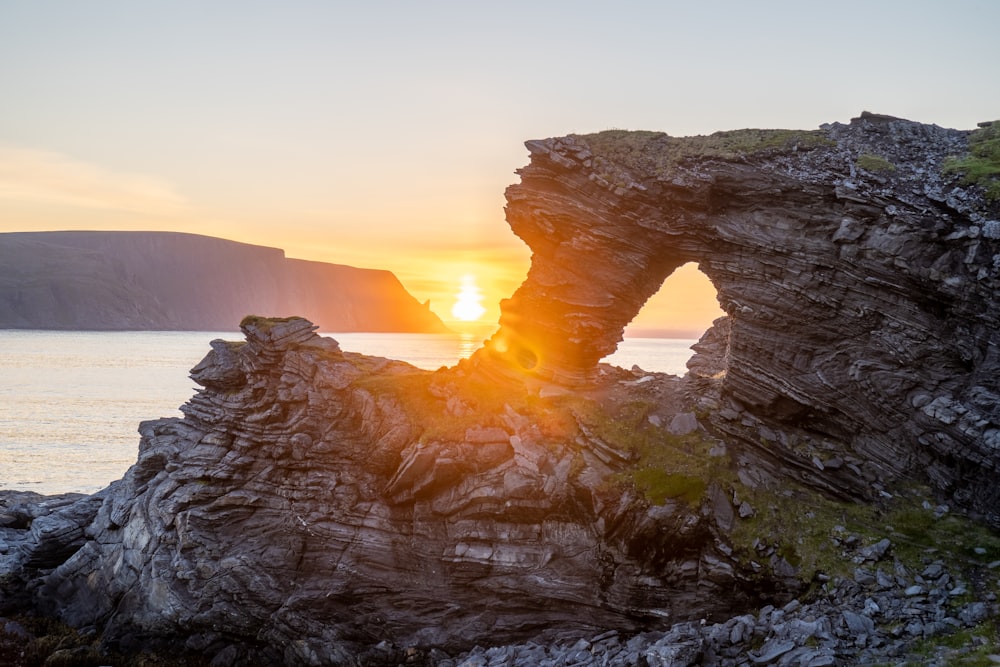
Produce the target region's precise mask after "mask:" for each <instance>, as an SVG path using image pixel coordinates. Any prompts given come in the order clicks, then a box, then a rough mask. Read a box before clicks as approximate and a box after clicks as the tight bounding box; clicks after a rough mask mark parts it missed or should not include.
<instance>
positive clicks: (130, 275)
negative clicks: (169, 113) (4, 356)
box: [0, 232, 446, 332]
mask: <svg viewBox="0 0 1000 667" xmlns="http://www.w3.org/2000/svg"><path fill="white" fill-rule="evenodd" d="M249 313H261V314H267V315H272V316H286V315H293V314H301V315H307V316H308V317H310V318H311V319H312V320H313V321H314V322H316V323H317V324H318V325H319V326H321V327H322V328H323V329H325V330H327V331H407V332H440V331H445V330H446V328H445V326H444V324H443V323H442V322H441V321H440V319H439V318H438V317H437V316H436V315H435V314H434V313H432V312H431V311H430V309H429V308H427V306H426V305H421V304H420V303H418V302H417V301H416V299H414V298H413V296H411V295H410V294H409V293H408V292H407V291H406V290H405V289H404V287H403V286H402V284H400V282H399V280H397V279H396V277H395V276H394V275H393V274H392V273H390V272H389V271H379V270H373V269H358V268H354V267H351V266H343V265H340V264H328V263H324V262H310V261H305V260H299V259H288V258H286V257H285V253H284V251H282V250H280V249H278V248H267V247H263V246H254V245H249V244H246V243H237V242H234V241H227V240H224V239H218V238H212V237H208V236H199V235H195V234H180V233H173V232H19V233H7V234H0V328H11V329H75V330H154V331H155V330H164V331H170V330H190V331H233V330H235V329H236V326H237V325H238V324H239V322H240V320H241V319H242V318H243V317H244V316H245V315H247V314H249Z"/></svg>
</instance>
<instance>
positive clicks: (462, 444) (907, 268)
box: [0, 115, 1000, 665]
mask: <svg viewBox="0 0 1000 667" xmlns="http://www.w3.org/2000/svg"><path fill="white" fill-rule="evenodd" d="M966 139H967V133H963V132H958V131H954V130H943V129H941V128H937V127H935V126H926V125H919V124H915V123H910V122H908V121H901V120H898V119H890V118H885V117H875V116H871V115H867V116H864V117H862V118H860V119H856V120H855V121H853V122H852V123H851V124H850V125H849V126H843V125H832V126H829V127H827V128H825V129H824V130H822V131H820V132H816V133H803V132H791V133H789V132H770V133H764V132H748V133H728V134H722V135H717V136H715V137H714V138H693V139H685V140H679V139H671V138H669V137H666V136H665V135H657V134H651V133H607V134H602V135H594V136H590V137H566V138H562V139H551V140H547V141H541V142H530V143H529V144H528V146H529V149H530V150H531V152H532V161H531V164H529V165H528V166H527V167H526V168H525V169H524V170H522V172H521V177H522V182H521V184H519V185H517V186H512V187H511V188H510V189H509V190H508V193H507V194H508V202H509V204H508V209H507V214H508V219H509V221H510V223H511V226H512V228H513V229H514V231H515V232H516V233H517V234H518V235H519V236H521V237H522V238H524V239H525V240H526V242H527V243H528V244H529V245H530V246H531V248H532V250H533V252H534V256H533V262H532V267H531V270H530V273H529V275H528V278H527V280H526V281H525V283H524V285H523V286H522V287H521V288H520V289H519V290H518V291H517V292H516V293H515V294H514V295H513V296H512V298H511V299H510V300H508V301H506V302H504V304H503V314H502V318H501V322H500V324H501V328H500V330H499V331H498V333H497V334H496V335H495V336H494V337H493V338H492V339H491V340H490V341H489V342H488V343H487V345H486V347H485V348H484V349H483V350H480V351H479V352H477V353H476V354H475V355H474V356H473V358H471V359H470V360H467V361H463V362H462V363H460V364H458V365H457V366H456V367H454V368H449V369H441V370H439V371H436V372H433V373H431V372H427V371H421V370H418V369H415V368H413V367H412V366H409V365H408V364H405V363H402V362H395V361H390V360H386V359H380V358H375V357H366V356H363V355H358V354H351V353H349V352H343V351H342V350H340V348H339V345H338V344H337V343H336V341H334V340H332V339H329V338H322V337H320V336H317V335H316V334H315V331H314V330H315V328H316V327H314V326H313V325H312V324H311V323H310V322H309V321H307V320H304V319H302V318H297V317H293V318H286V319H265V318H253V317H251V318H247V319H246V320H244V322H243V327H242V329H243V332H244V334H245V337H246V341H245V342H225V341H221V340H217V341H212V343H211V351H210V352H209V353H208V355H207V356H206V358H205V359H204V360H203V361H202V362H201V363H200V364H198V366H196V367H195V368H194V369H193V370H192V378H193V379H194V380H195V381H196V382H198V384H199V385H200V386H201V387H202V389H200V390H199V391H198V393H197V394H196V395H195V396H194V397H193V398H192V399H191V400H190V401H189V402H188V403H186V404H185V405H184V406H183V407H182V412H183V414H184V416H183V418H181V419H161V420H157V421H150V422H144V423H143V424H142V425H141V426H140V432H141V434H142V439H141V442H140V449H139V456H138V460H137V462H136V464H135V465H134V466H133V467H132V468H131V469H130V470H129V471H128V472H127V474H126V475H125V476H124V477H123V479H122V480H120V481H119V482H116V483H114V484H112V485H111V486H110V487H108V488H107V489H105V490H104V491H102V492H101V493H100V494H95V495H94V496H91V497H85V498H77V499H74V498H62V499H58V500H53V501H40V502H31V503H29V502H27V501H23V502H22V501H20V500H18V499H17V498H13V499H11V498H10V497H8V496H6V495H4V494H0V547H2V548H0V613H8V612H9V611H10V610H18V609H21V610H23V609H29V610H32V611H35V612H42V613H46V614H50V615H53V616H57V617H59V618H61V619H63V620H64V621H66V622H68V623H70V624H72V625H74V626H76V627H79V628H83V629H87V630H94V631H96V632H98V633H100V635H101V636H102V638H103V641H104V645H105V646H108V647H117V648H122V649H125V650H138V649H142V648H148V647H155V646H160V647H166V648H167V649H168V650H169V651H170V652H172V653H179V652H183V651H190V652H192V653H194V654H196V655H198V656H202V657H208V658H211V659H212V660H213V662H214V664H219V665H226V664H234V665H235V664H289V665H313V664H345V665H354V664H399V663H401V662H403V661H406V660H408V659H410V658H415V656H416V657H419V656H424V657H426V658H427V660H428V662H433V658H434V655H433V651H435V650H440V651H445V652H448V653H451V654H454V653H455V652H456V651H460V650H462V649H467V648H470V647H471V646H472V645H474V644H482V645H485V644H499V643H504V642H510V641H525V640H528V639H531V640H542V641H545V640H548V639H551V638H553V637H556V636H559V635H560V634H561V633H577V636H579V634H581V633H582V634H586V633H594V632H599V631H603V630H606V629H611V630H619V631H625V632H636V631H641V630H645V629H648V628H651V627H654V628H655V627H659V628H663V627H664V626H665V625H667V624H670V623H672V622H674V621H677V620H697V619H702V618H708V619H714V618H720V617H724V616H726V615H727V614H728V615H735V614H746V613H747V612H748V611H751V610H754V609H756V608H759V607H760V606H762V605H763V604H765V603H767V602H774V603H782V602H784V601H787V600H788V598H789V597H790V596H792V595H794V594H795V593H797V592H799V591H801V590H802V588H803V587H804V586H806V585H807V584H808V583H810V582H812V583H815V584H819V583H820V582H822V581H825V580H826V579H824V578H823V577H821V576H820V575H822V574H823V572H822V571H821V569H820V568H819V566H818V565H817V564H816V558H817V557H818V556H817V554H820V553H825V554H827V555H831V554H832V555H833V556H836V555H838V554H839V555H840V556H841V557H842V558H843V559H844V560H845V561H846V562H847V563H848V564H849V567H850V569H852V570H853V569H854V568H855V565H856V564H857V563H860V562H863V561H864V558H865V557H861V560H853V561H852V560H851V558H852V556H851V555H849V553H848V552H847V551H844V550H843V549H844V548H845V547H844V545H845V544H847V543H854V544H855V545H857V544H858V543H859V541H858V540H859V538H857V536H854V538H855V539H853V540H852V539H850V538H846V537H845V539H843V540H841V539H840V537H837V536H836V535H834V538H835V539H833V540H832V541H831V539H830V535H831V534H834V533H836V534H840V533H842V532H843V531H844V528H842V527H839V526H837V528H839V532H838V531H837V530H836V528H835V527H833V526H831V527H830V530H827V531H826V532H823V530H820V531H819V539H820V545H819V546H818V547H816V548H815V549H812V547H811V546H810V543H809V540H803V539H802V538H803V536H804V537H809V535H807V534H806V533H808V530H807V528H803V526H804V522H803V521H802V520H801V519H802V517H796V518H797V519H800V521H799V522H798V523H796V524H795V525H797V526H798V527H799V529H800V530H802V532H803V535H788V534H787V532H788V531H787V530H785V527H786V525H787V524H786V523H784V522H783V519H784V518H785V516H787V514H785V515H783V514H782V512H786V513H787V512H796V513H797V514H806V515H807V519H808V520H809V521H807V522H805V523H810V522H813V521H815V522H816V523H819V522H820V520H821V519H820V517H821V516H827V517H830V516H833V517H834V518H833V519H832V520H833V521H835V522H837V523H838V524H839V523H840V522H841V521H843V517H844V516H847V514H848V513H849V508H848V504H847V503H840V504H836V505H835V507H834V508H833V509H832V510H831V509H830V505H829V504H834V500H831V498H840V499H850V500H853V501H857V500H863V499H865V498H871V497H872V496H875V495H880V496H881V497H883V498H885V497H889V496H890V494H894V493H895V492H896V491H897V488H896V487H895V486H893V482H899V483H904V482H912V481H914V480H925V481H930V482H932V483H933V484H934V485H935V487H936V489H937V491H938V492H939V493H940V494H941V495H944V494H950V495H951V496H952V498H954V499H955V500H956V501H958V502H959V503H961V504H963V505H964V506H966V507H971V508H974V509H976V510H978V511H979V512H980V513H981V514H982V515H984V516H985V517H986V518H987V519H988V520H990V521H991V522H992V523H993V524H994V525H997V524H998V523H1000V517H998V515H997V510H996V506H997V501H998V500H1000V498H998V496H997V494H998V490H997V487H996V485H995V479H996V474H997V468H998V458H1000V457H998V456H997V448H998V442H997V438H998V436H997V433H998V423H1000V419H998V417H1000V415H998V412H997V411H998V409H1000V408H998V403H1000V401H998V400H997V398H998V393H1000V388H998V387H997V379H996V378H997V371H998V370H1000V369H998V368H997V365H998V356H997V336H998V327H997V324H998V322H997V318H998V309H997V303H996V299H997V296H996V288H997V287H998V285H997V282H998V270H1000V247H998V245H1000V238H998V237H1000V223H997V222H996V219H997V217H996V213H997V211H996V209H995V207H994V208H992V209H991V208H989V206H988V205H986V204H985V203H984V202H983V199H982V198H981V196H980V195H979V193H977V192H976V191H975V190H973V189H962V188H959V187H957V186H956V185H955V184H954V183H952V182H951V181H946V180H943V179H942V177H941V176H940V169H939V167H940V164H941V161H942V160H943V159H944V156H946V155H949V154H951V153H960V152H961V151H962V150H963V149H964V146H965V142H966ZM873 156H877V157H873ZM887 164H888V165H890V166H889V167H887V166H886V165H887ZM871 169H874V170H875V171H871ZM688 261H696V262H698V263H699V266H700V267H701V269H702V271H704V272H705V273H706V274H707V275H708V276H709V278H710V279H711V280H712V281H713V283H714V284H715V286H716V288H717V289H718V291H719V300H720V303H721V304H722V305H723V307H724V309H725V310H726V311H727V313H728V315H727V316H726V317H724V318H721V319H720V320H719V321H718V322H717V323H716V324H715V325H714V326H713V327H712V329H710V330H709V331H708V332H706V334H705V336H704V337H703V338H702V340H701V341H700V342H699V343H698V344H697V345H696V346H695V350H696V352H697V353H698V354H697V355H696V356H695V357H694V358H693V359H692V360H691V362H690V363H689V368H690V369H691V372H690V373H688V375H686V376H685V377H684V378H676V377H673V376H666V375H662V374H645V373H642V372H639V371H636V372H628V371H624V370H621V369H614V368H611V367H608V366H606V365H598V364H597V361H598V360H599V359H600V358H601V357H603V356H604V355H606V354H607V353H609V352H610V351H612V350H613V349H614V347H615V345H616V344H617V342H618V340H619V338H620V337H621V333H622V328H623V327H624V326H625V324H627V323H628V321H629V320H630V319H631V318H632V317H633V316H634V315H635V313H636V312H637V311H638V309H639V308H640V307H641V306H642V304H643V302H644V301H645V300H646V299H647V298H648V296H649V295H651V294H652V293H654V292H655V291H656V289H657V288H658V287H659V285H660V282H661V281H662V280H663V279H664V278H665V277H666V276H667V275H669V273H670V272H671V271H673V270H674V269H675V268H676V267H677V266H680V265H681V264H683V263H685V262H688ZM817 490H819V491H822V492H823V493H824V494H825V495H822V496H821V495H820V494H818V493H816V491H817ZM878 492H884V493H882V494H879V493H878ZM751 501H752V502H751ZM824 503H827V504H826V505H824ZM754 504H756V505H757V507H756V509H755V507H754ZM823 507H826V508H827V509H826V510H824V509H822V508H823ZM813 510H815V512H813ZM807 511H808V513H807ZM758 512H759V513H760V514H761V521H760V522H758V523H755V522H754V521H755V520H756V518H755V515H756V514H757V513H758ZM768 521H771V525H772V528H771V529H768V528H767V525H768ZM773 526H777V527H776V528H774V527H773ZM862 528H863V527H862ZM862 528H857V527H852V528H851V529H852V530H853V529H858V530H861V529H862ZM758 530H759V532H758ZM813 537H815V535H813ZM866 537H874V538H875V539H871V540H870V544H868V545H865V549H866V550H867V549H870V548H874V547H873V546H872V545H878V544H882V545H883V546H882V547H880V550H879V555H878V556H877V557H875V560H878V559H879V558H882V557H883V556H884V555H885V554H886V553H887V551H888V549H889V544H890V541H889V540H887V539H886V540H883V541H880V539H881V538H883V537H885V535H878V536H866ZM893 539H895V534H893ZM810 549H812V551H810ZM984 551H985V550H984ZM834 552H835V553H834ZM786 556H787V557H786ZM936 557H937V556H935V558H936ZM810 559H813V561H812V562H813V564H812V565H810V564H809V562H810ZM921 567H923V565H921ZM895 571H896V572H897V573H898V572H901V571H904V570H900V569H899V564H898V563H897V569H896V570H895ZM814 575H815V578H813V577H814ZM858 576H859V575H857V574H856V575H855V580H857V579H858ZM860 576H861V579H862V580H867V579H872V581H873V582H876V579H875V577H874V576H873V575H871V574H867V575H865V573H863V572H862V574H861V575H860ZM928 576H929V575H928ZM897 578H898V577H897ZM847 583H848V584H851V586H853V585H854V584H853V583H851V582H847ZM879 585H880V586H881V583H879ZM855 588H856V587H855ZM857 590H861V589H857ZM942 590H943V589H942ZM906 595H909V594H906ZM943 595H945V594H943ZM793 606H794V603H793ZM865 609H867V605H865ZM984 610H985V607H984ZM782 613H784V612H782ZM866 613H868V612H866ZM984 613H985V611H984ZM852 614H853V612H852ZM856 616H857V615H856V614H855V615H854V616H851V617H850V618H851V619H853V620H855V621H857V623H854V624H851V622H850V621H849V622H848V625H850V630H851V632H852V633H853V634H855V635H856V634H857V633H859V632H862V630H865V629H866V628H867V625H866V624H865V623H864V622H863V619H860V617H857V618H855V617H856ZM751 618H752V617H751ZM838 618H839V616H838ZM977 618H979V617H977ZM869 620H871V619H869ZM973 622H978V621H970V623H969V624H970V625H971V624H972V623H973ZM751 625H752V624H751ZM740 627H742V626H740ZM857 628H860V629H857ZM734 632H736V631H735V630H734ZM920 632H922V631H920ZM920 632H918V631H916V630H915V631H913V632H912V633H911V634H920ZM741 633H742V630H740V631H739V632H736V634H735V635H733V634H732V633H730V632H729V631H725V634H726V637H727V638H731V637H733V636H736V637H737V638H736V639H732V643H733V644H739V643H740V642H741V641H742V640H741V639H740V636H742V635H741ZM764 634H766V632H762V633H761V636H764ZM807 639H808V638H807V637H805V636H799V637H798V640H801V641H800V643H805V642H806V641H807ZM794 645H795V642H792V643H790V644H789V643H784V642H783V643H782V644H781V645H780V646H779V647H778V648H781V649H782V650H781V651H778V652H775V653H774V654H773V657H775V658H777V657H778V656H779V655H781V654H782V653H784V652H785V651H788V650H790V649H791V647H792V646H794ZM387 647H388V648H387ZM405 648H414V649H415V650H416V649H419V651H423V653H420V654H419V656H418V655H417V654H407V653H406V652H405V651H403V650H402V649H405ZM758 648H759V647H758ZM772 648H775V647H774V646H772ZM800 648H803V647H800ZM396 649H400V650H398V651H397V650H396ZM831 650H832V649H831ZM766 653H767V652H766V651H765V654H766ZM737 655H740V654H738V653H734V654H733V656H737ZM789 655H791V654H789ZM831 656H832V654H830V655H829V656H827V655H824V656H819V657H817V660H822V661H825V662H817V663H816V664H830V661H831V660H832V657H831ZM438 657H440V655H439V656H438ZM814 657H816V656H814ZM735 659H736V658H735V657H734V660H735ZM757 659H759V661H760V662H761V663H763V662H767V661H768V659H764V658H762V657H761V656H760V655H759V654H758V658H757ZM845 659H846V658H845ZM692 660H695V658H692ZM684 664H692V663H691V662H688V663H684Z"/></svg>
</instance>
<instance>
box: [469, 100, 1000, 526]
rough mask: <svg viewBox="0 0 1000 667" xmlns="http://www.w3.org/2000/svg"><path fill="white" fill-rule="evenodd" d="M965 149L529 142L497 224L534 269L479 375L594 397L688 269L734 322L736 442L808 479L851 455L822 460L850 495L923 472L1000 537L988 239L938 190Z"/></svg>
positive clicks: (607, 136)
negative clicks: (761, 447)
mask: <svg viewBox="0 0 1000 667" xmlns="http://www.w3.org/2000/svg"><path fill="white" fill-rule="evenodd" d="M967 135H968V132H961V131H957V130H947V129H942V128H940V127H937V126H934V125H922V124H919V123H913V122H910V121H905V120H900V119H895V118H890V117H885V116H876V115H872V114H864V115H863V116H862V117H860V118H857V119H854V120H853V121H852V122H851V123H850V124H849V125H841V124H833V125H829V126H824V128H823V129H822V130H820V131H817V132H785V131H771V132H765V131H745V132H742V133H741V132H736V133H720V134H718V135H713V137H709V138H705V137H694V138H688V139H674V138H671V137H668V136H666V135H663V134H654V133H643V132H637V133H626V132H607V133H602V134H598V135H590V136H569V137H563V138H558V139H548V140H545V141H530V142H528V143H527V144H526V145H527V147H528V149H529V151H530V152H531V163H530V164H529V165H528V166H526V167H525V168H523V169H521V170H520V171H519V174H520V176H521V183H520V184H517V185H512V186H511V187H509V188H508V190H507V201H508V204H507V219H508V221H509V222H510V225H511V229H513V230H514V232H515V233H516V234H517V235H518V236H520V237H521V238H522V239H524V241H525V242H526V243H527V244H528V245H529V246H530V247H531V249H532V251H533V255H532V264H531V269H530V271H529V273H528V278H527V280H526V281H525V282H524V284H523V285H522V286H521V287H520V288H519V289H518V290H517V292H516V293H515V294H514V295H513V297H512V298H511V299H509V300H507V301H505V302H503V304H502V315H501V320H500V323H501V328H500V330H499V331H498V333H497V334H496V335H495V336H494V338H493V339H492V340H491V341H490V343H489V345H488V348H487V350H486V351H484V352H483V353H482V354H481V356H489V360H490V361H491V362H492V363H495V364H497V365H499V366H500V367H505V368H514V369H517V372H518V373H529V374H532V375H534V376H536V377H539V378H543V379H546V380H552V381H555V382H559V383H563V384H566V385H569V386H574V385H580V384H585V383H586V382H587V381H588V379H589V378H590V377H591V375H592V373H593V372H594V370H595V368H596V363H597V361H598V360H599V359H600V358H602V357H603V356H605V355H607V354H609V353H611V352H613V351H614V349H615V346H616V345H617V343H618V341H619V340H621V337H622V332H623V329H624V327H625V325H626V324H628V323H629V321H631V320H632V318H633V317H634V316H635V315H636V313H637V312H638V311H639V309H640V308H641V307H642V305H643V304H644V303H645V301H646V300H647V299H648V298H649V297H650V296H651V295H652V294H654V293H655V292H656V290H657V289H658V288H659V287H660V285H661V283H662V282H663V280H664V279H665V278H666V277H667V276H668V275H670V273H671V272H672V271H673V270H674V269H675V268H677V267H678V266H680V265H682V264H685V263H687V262H697V264H698V266H699V268H700V269H701V270H702V271H703V272H704V273H705V274H706V275H707V276H708V278H709V279H710V280H711V281H712V283H713V284H714V285H715V287H716V289H717V290H718V298H719V302H720V304H721V305H722V307H723V309H724V310H725V311H726V312H727V313H728V321H726V323H725V327H726V333H725V340H726V345H727V348H728V349H727V350H726V357H727V361H726V363H724V364H723V365H722V369H723V370H724V379H723V380H722V386H721V392H722V396H723V397H724V398H725V400H726V401H729V403H730V405H729V407H730V408H731V409H730V410H729V411H727V412H725V413H724V414H727V415H732V416H734V420H730V421H729V422H727V420H725V419H717V420H716V421H717V423H718V424H719V426H720V428H722V429H723V430H725V431H728V432H730V433H731V434H732V435H735V436H738V437H739V436H740V435H741V434H740V431H741V430H744V427H743V426H741V425H740V424H739V421H740V419H742V418H735V415H737V414H739V413H743V412H744V411H745V412H747V413H749V414H751V415H752V417H753V420H762V421H764V422H768V423H770V424H771V425H772V427H773V428H776V429H777V431H778V434H775V433H772V434H771V437H767V438H765V439H766V440H769V441H773V442H768V443H767V445H766V446H765V449H767V450H769V451H770V452H771V454H773V456H774V457H775V458H776V459H779V460H781V461H782V462H784V465H788V462H789V461H795V460H800V459H804V462H805V464H806V467H807V468H808V467H811V466H810V464H809V461H810V460H811V459H813V458H814V457H816V456H819V459H820V461H822V460H823V459H826V458H832V457H834V456H841V455H842V454H834V453H832V452H830V451H827V452H823V451H821V450H822V449H828V450H829V449H831V441H833V442H835V443H836V444H837V445H839V448H840V449H842V450H844V451H846V452H847V453H849V454H853V455H857V456H858V457H859V458H860V459H863V461H864V462H863V463H860V462H859V463H860V465H859V468H858V470H857V471H856V473H855V474H854V477H855V478H856V479H855V480H854V484H853V485H852V486H854V487H855V488H856V489H864V488H866V487H867V488H869V489H870V488H871V484H872V483H873V482H878V481H884V480H892V479H896V478H898V476H899V475H901V474H903V473H904V472H912V471H914V470H920V469H924V468H926V471H927V474H928V475H929V476H930V478H931V480H932V481H933V483H934V485H935V486H936V487H937V488H939V489H941V490H943V491H946V492H949V493H952V494H954V497H955V499H956V500H958V501H959V502H960V503H962V504H964V505H966V506H972V507H974V508H976V509H978V510H979V511H981V512H983V513H984V514H986V515H987V516H988V517H989V519H990V520H991V521H992V522H993V523H994V524H1000V514H998V512H997V510H996V508H997V507H998V506H1000V487H998V486H997V485H996V484H995V482H994V480H995V479H996V475H997V473H998V462H1000V457H998V451H1000V379H998V378H1000V349H998V343H1000V322H998V318H1000V308H998V297H997V295H998V288H1000V280H998V278H1000V222H998V221H997V217H998V216H997V207H996V205H995V204H994V205H992V208H991V207H990V206H988V205H987V203H985V202H984V200H983V198H982V196H981V193H979V194H977V193H976V192H975V191H970V190H969V189H966V188H962V187H959V186H958V185H957V184H956V179H954V178H951V179H944V178H943V177H942V176H941V167H942V164H943V163H944V161H945V159H946V157H947V156H950V155H957V154H961V153H963V152H964V151H965V144H966V140H967ZM716 337H718V336H717V335H716ZM716 414H718V413H716ZM751 431H752V432H751V433H749V434H746V433H744V434H743V435H744V436H747V435H748V437H747V438H746V439H748V440H749V441H751V442H754V443H756V444H759V443H760V440H761V437H760V433H759V432H758V431H757V430H756V429H751ZM793 432H794V435H791V434H792V433H793ZM781 433H785V434H786V435H784V436H782V435H780V434H781ZM830 474H831V473H830V472H829V471H827V472H825V473H824V475H825V476H829V475H830ZM824 475H820V476H821V477H822V476H824ZM842 476H843V477H845V478H846V477H850V476H851V472H850V471H848V470H844V471H842ZM847 481H848V480H846V479H845V480H843V481H842V482H841V484H843V483H845V482H847Z"/></svg>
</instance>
